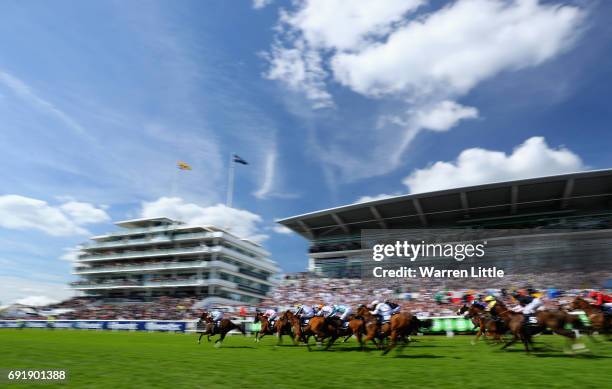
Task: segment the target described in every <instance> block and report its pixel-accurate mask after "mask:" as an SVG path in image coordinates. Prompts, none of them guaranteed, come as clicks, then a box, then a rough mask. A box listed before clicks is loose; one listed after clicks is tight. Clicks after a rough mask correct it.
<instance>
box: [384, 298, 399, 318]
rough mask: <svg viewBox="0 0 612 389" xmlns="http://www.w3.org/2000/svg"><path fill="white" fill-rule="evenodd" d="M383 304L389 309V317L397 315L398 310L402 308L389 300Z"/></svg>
mask: <svg viewBox="0 0 612 389" xmlns="http://www.w3.org/2000/svg"><path fill="white" fill-rule="evenodd" d="M385 304H387V305H388V306H389V307H391V315H395V314H396V313H399V311H400V309H402V307H401V306H400V305H399V304H396V303H394V302H392V301H389V300H385Z"/></svg>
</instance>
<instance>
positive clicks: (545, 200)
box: [278, 169, 612, 288]
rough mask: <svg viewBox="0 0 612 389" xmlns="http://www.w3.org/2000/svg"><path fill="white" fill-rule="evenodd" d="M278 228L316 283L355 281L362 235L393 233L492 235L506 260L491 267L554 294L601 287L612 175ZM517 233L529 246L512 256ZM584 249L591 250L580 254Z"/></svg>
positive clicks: (363, 255) (397, 201)
mask: <svg viewBox="0 0 612 389" xmlns="http://www.w3.org/2000/svg"><path fill="white" fill-rule="evenodd" d="M278 222H279V223H280V224H282V225H284V226H286V227H288V228H290V229H291V230H293V231H295V232H296V233H298V234H300V235H302V236H303V237H305V238H306V239H308V240H309V242H310V247H309V271H310V272H311V273H312V274H313V275H318V276H321V277H328V278H359V277H361V276H362V274H363V266H364V263H365V262H366V260H368V259H369V258H371V252H370V251H369V250H368V247H369V246H367V245H366V244H365V243H364V236H366V235H367V234H370V235H369V236H370V237H371V236H372V235H371V234H372V233H374V234H378V236H379V237H380V238H381V239H384V237H385V236H387V237H391V236H393V234H394V233H396V232H397V231H398V230H407V231H415V230H420V231H424V230H429V231H431V230H434V231H435V230H457V229H458V230H461V231H483V232H484V233H487V234H491V233H493V232H494V231H496V232H495V234H496V236H497V239H498V240H500V242H501V243H499V244H498V245H497V248H498V253H499V252H503V250H504V249H505V250H506V255H498V256H497V257H495V258H493V260H497V261H502V262H501V263H498V262H491V263H493V264H498V265H501V266H505V267H509V266H514V268H513V270H515V272H514V273H513V274H514V275H516V276H519V275H523V276H525V277H527V276H531V277H533V276H534V275H538V276H541V277H540V279H541V280H547V282H548V283H549V284H550V283H551V280H553V281H555V282H554V283H555V285H548V286H555V287H568V288H569V287H589V286H593V287H601V285H603V284H604V282H605V280H606V279H607V278H608V277H610V273H606V272H607V271H609V269H610V264H611V263H612V248H611V247H610V246H611V243H612V235H609V234H608V233H609V232H611V231H612V230H610V227H611V226H612V169H608V170H597V171H587V172H580V173H572V174H563V175H556V176H548V177H539V178H532V179H524V180H516V181H508V182H498V183H491V184H485V185H478V186H471V187H464V188H454V189H448V190H441V191H436V192H430V193H419V194H409V195H401V196H395V197H390V198H385V199H381V200H375V201H369V202H362V203H355V204H349V205H345V206H340V207H336V208H331V209H325V210H321V211H315V212H311V213H306V214H302V215H298V216H293V217H289V218H286V219H282V220H279V221H278ZM374 230H375V231H374ZM577 232H578V233H580V234H576V233H577ZM519 233H520V234H522V235H523V238H524V240H530V241H531V242H532V243H530V245H528V246H523V247H521V250H515V249H514V248H515V247H518V245H516V244H514V245H513V246H509V244H508V242H509V240H510V238H507V239H506V240H505V241H504V237H505V236H510V235H513V236H515V235H518V234H519ZM553 235H554V236H555V237H554V238H551V237H552V236H553ZM578 236H580V238H578V239H577V238H576V237H578ZM534 238H535V239H534ZM558 242H561V243H558ZM576 242H577V243H576ZM585 242H591V243H593V242H594V244H595V245H596V247H597V250H594V251H593V252H591V253H588V254H587V253H585V250H584V249H583V248H584V247H585ZM544 246H546V248H547V249H548V250H549V252H548V254H546V253H544V252H543V250H542V248H543V247H544ZM561 249H563V250H564V251H562V252H561V251H559V250H561ZM551 250H552V251H551ZM554 250H557V251H554ZM508 253H511V254H512V255H508ZM553 260H554V264H555V265H554V266H551V263H553V262H552V261H553ZM547 274H548V275H549V276H547ZM568 275H569V276H570V277H567V276H568ZM519 278H520V277H519ZM451 281H452V280H451ZM507 281H508V280H506V283H507ZM514 281H515V282H518V281H517V280H514ZM495 282H496V286H497V287H498V288H499V287H504V285H503V284H504V282H503V281H500V280H496V281H495ZM524 282H527V280H525V281H524ZM404 284H405V283H404ZM459 284H461V283H459ZM479 284H480V285H479V286H480V287H482V286H484V285H483V284H482V283H481V282H479ZM500 285H501V286H500ZM446 286H448V285H446ZM463 286H465V284H463ZM415 287H416V285H415Z"/></svg>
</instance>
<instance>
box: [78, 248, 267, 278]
mask: <svg viewBox="0 0 612 389" xmlns="http://www.w3.org/2000/svg"><path fill="white" fill-rule="evenodd" d="M191 253H219V254H222V255H226V256H228V257H233V258H235V259H237V260H239V261H242V262H245V263H248V264H250V265H253V266H257V267H262V268H264V269H266V270H268V271H270V272H276V271H277V270H278V268H277V267H276V265H275V264H274V263H273V262H272V261H270V260H268V259H266V258H261V257H259V258H253V257H250V256H248V255H245V254H243V253H241V252H239V251H236V250H234V249H231V248H228V247H225V246H213V247H209V246H205V245H202V246H197V247H185V248H173V249H163V250H162V249H159V250H143V251H126V252H121V253H113V254H96V255H90V256H85V257H80V258H79V260H78V261H79V262H81V263H86V262H94V261H106V260H116V259H129V258H147V257H163V256H174V255H184V254H191Z"/></svg>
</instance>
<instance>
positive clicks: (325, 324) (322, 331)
mask: <svg viewBox="0 0 612 389" xmlns="http://www.w3.org/2000/svg"><path fill="white" fill-rule="evenodd" d="M341 327H342V321H341V320H340V319H339V318H336V317H330V318H325V317H321V316H315V317H313V318H311V319H310V321H309V322H308V324H307V325H306V326H305V327H304V329H303V331H302V340H303V341H304V343H306V347H308V351H311V349H310V344H309V343H308V339H309V337H310V336H313V337H314V338H315V339H316V340H317V342H323V340H325V339H327V338H329V340H328V341H327V345H326V346H325V350H327V349H329V348H330V347H331V345H332V344H334V342H335V341H336V339H338V338H339V337H340V328H341Z"/></svg>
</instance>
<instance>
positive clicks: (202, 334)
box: [198, 332, 204, 344]
mask: <svg viewBox="0 0 612 389" xmlns="http://www.w3.org/2000/svg"><path fill="white" fill-rule="evenodd" d="M202 336H204V333H203V332H202V333H200V337H199V338H198V344H200V341H201V340H202Z"/></svg>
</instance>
